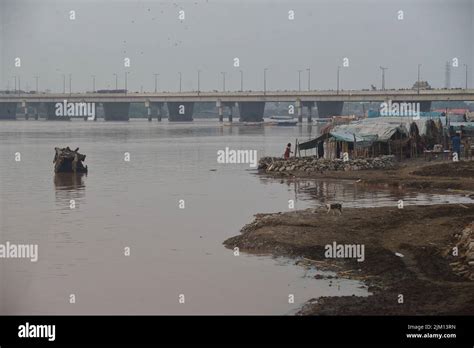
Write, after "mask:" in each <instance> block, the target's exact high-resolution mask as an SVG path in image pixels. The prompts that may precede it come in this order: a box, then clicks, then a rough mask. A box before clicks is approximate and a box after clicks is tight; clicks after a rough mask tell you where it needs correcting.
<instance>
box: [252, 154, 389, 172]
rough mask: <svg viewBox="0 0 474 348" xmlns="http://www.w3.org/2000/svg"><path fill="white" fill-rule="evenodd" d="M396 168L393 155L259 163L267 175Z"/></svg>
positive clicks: (277, 159) (272, 159) (275, 159)
mask: <svg viewBox="0 0 474 348" xmlns="http://www.w3.org/2000/svg"><path fill="white" fill-rule="evenodd" d="M396 167H397V161H396V159H395V156H393V155H392V156H381V157H375V158H364V159H350V160H347V161H344V160H343V159H339V158H338V159H333V160H330V159H324V158H319V159H318V158H316V157H315V156H308V157H292V158H289V159H288V160H285V159H283V158H281V157H263V158H261V159H260V161H259V166H258V169H259V171H261V172H265V173H288V172H325V171H357V170H370V169H394V168H396Z"/></svg>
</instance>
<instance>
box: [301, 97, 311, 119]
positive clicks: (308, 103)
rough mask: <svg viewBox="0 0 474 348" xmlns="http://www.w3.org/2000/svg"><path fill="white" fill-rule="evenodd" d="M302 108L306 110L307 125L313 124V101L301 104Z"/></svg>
mask: <svg viewBox="0 0 474 348" xmlns="http://www.w3.org/2000/svg"><path fill="white" fill-rule="evenodd" d="M303 106H305V107H306V108H307V110H308V123H311V122H313V108H314V102H313V101H305V102H303ZM301 118H303V117H301ZM300 122H301V121H300Z"/></svg>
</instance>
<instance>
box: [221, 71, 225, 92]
mask: <svg viewBox="0 0 474 348" xmlns="http://www.w3.org/2000/svg"><path fill="white" fill-rule="evenodd" d="M221 74H222V91H223V92H225V72H224V71H221Z"/></svg>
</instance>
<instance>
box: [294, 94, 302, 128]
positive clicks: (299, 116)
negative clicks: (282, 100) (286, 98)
mask: <svg viewBox="0 0 474 348" xmlns="http://www.w3.org/2000/svg"><path fill="white" fill-rule="evenodd" d="M295 106H296V114H297V115H298V122H299V123H302V122H303V108H302V106H301V100H300V99H296V102H295Z"/></svg>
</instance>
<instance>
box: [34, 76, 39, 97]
mask: <svg viewBox="0 0 474 348" xmlns="http://www.w3.org/2000/svg"><path fill="white" fill-rule="evenodd" d="M35 80H36V81H35V82H36V94H38V80H39V76H38V75H36V76H35Z"/></svg>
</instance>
